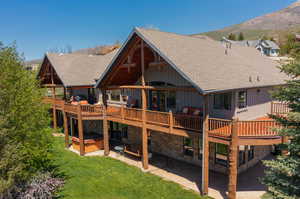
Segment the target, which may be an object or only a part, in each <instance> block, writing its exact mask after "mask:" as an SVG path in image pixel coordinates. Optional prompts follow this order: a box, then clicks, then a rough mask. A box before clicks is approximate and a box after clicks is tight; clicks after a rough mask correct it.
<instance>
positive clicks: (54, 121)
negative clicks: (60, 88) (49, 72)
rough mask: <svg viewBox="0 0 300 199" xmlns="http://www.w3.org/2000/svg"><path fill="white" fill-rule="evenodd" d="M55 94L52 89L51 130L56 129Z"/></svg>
mask: <svg viewBox="0 0 300 199" xmlns="http://www.w3.org/2000/svg"><path fill="white" fill-rule="evenodd" d="M55 95H56V93H55V87H52V98H53V103H52V111H53V129H54V130H56V129H57V117H56V106H55V98H56V96H55Z"/></svg>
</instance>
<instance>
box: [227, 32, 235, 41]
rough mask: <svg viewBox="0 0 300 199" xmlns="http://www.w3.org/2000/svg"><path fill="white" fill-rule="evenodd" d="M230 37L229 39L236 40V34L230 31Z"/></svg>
mask: <svg viewBox="0 0 300 199" xmlns="http://www.w3.org/2000/svg"><path fill="white" fill-rule="evenodd" d="M228 39H229V40H232V41H235V40H236V36H235V34H234V33H230V34H229V35H228Z"/></svg>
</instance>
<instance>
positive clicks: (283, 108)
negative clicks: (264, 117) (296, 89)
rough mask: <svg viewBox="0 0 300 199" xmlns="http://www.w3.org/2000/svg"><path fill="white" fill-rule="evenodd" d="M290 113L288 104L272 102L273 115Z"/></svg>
mask: <svg viewBox="0 0 300 199" xmlns="http://www.w3.org/2000/svg"><path fill="white" fill-rule="evenodd" d="M288 112H290V108H289V105H288V103H284V102H271V114H275V115H276V114H279V115H281V114H287V113H288Z"/></svg>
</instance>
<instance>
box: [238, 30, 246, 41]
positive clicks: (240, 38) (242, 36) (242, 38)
mask: <svg viewBox="0 0 300 199" xmlns="http://www.w3.org/2000/svg"><path fill="white" fill-rule="evenodd" d="M244 39H245V37H244V34H243V33H242V32H240V34H239V37H238V40H239V41H243V40H244Z"/></svg>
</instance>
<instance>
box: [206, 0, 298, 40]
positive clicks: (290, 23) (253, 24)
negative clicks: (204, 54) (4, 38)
mask: <svg viewBox="0 0 300 199" xmlns="http://www.w3.org/2000/svg"><path fill="white" fill-rule="evenodd" d="M299 30H300V0H298V1H296V2H295V3H293V4H291V5H290V6H288V7H287V8H284V9H282V10H279V11H277V12H273V13H270V14H266V15H263V16H259V17H256V18H254V19H251V20H248V21H245V22H243V23H241V24H237V25H233V26H229V27H226V28H223V29H221V30H216V31H211V32H206V33H202V34H204V35H207V36H210V37H212V38H213V39H216V40H219V39H221V38H222V37H223V36H227V35H228V34H230V33H240V32H243V34H244V36H245V38H246V39H258V38H259V37H262V36H264V35H268V36H272V37H275V38H276V37H277V36H278V34H280V33H281V32H283V31H299Z"/></svg>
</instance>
